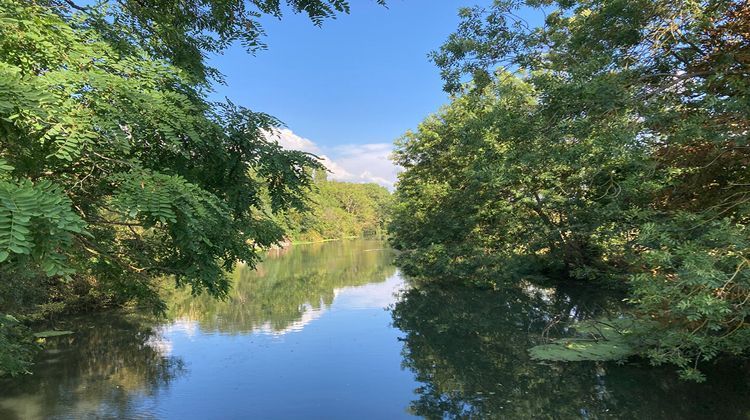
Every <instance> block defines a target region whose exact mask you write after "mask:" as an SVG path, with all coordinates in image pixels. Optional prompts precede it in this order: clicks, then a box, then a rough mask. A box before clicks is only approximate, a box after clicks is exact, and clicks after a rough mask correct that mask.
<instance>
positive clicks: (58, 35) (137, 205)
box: [0, 2, 320, 302]
mask: <svg viewBox="0 0 750 420" xmlns="http://www.w3.org/2000/svg"><path fill="white" fill-rule="evenodd" d="M0 15H1V16H2V18H3V19H2V21H0V34H2V36H1V37H0V38H1V40H0V72H2V77H0V80H1V81H0V97H1V98H2V100H1V101H0V103H1V104H2V105H0V116H2V120H0V132H2V133H3V134H2V137H0V145H1V146H2V147H1V148H0V163H1V164H0V261H1V262H2V265H1V266H0V276H2V277H3V278H4V279H12V278H14V277H15V276H17V275H18V274H19V273H28V272H38V273H40V274H45V275H46V276H55V277H59V276H63V277H70V276H71V275H73V274H74V273H77V274H78V275H79V276H92V277H94V278H96V279H97V280H96V281H97V282H99V283H100V284H104V285H107V287H105V288H110V289H113V290H114V289H116V290H117V291H118V292H120V293H122V295H124V296H126V297H134V296H135V297H140V298H142V299H143V300H151V301H152V302H158V299H156V296H155V294H154V293H153V290H152V286H151V283H150V279H152V278H153V277H154V276H160V275H171V276H174V278H175V279H176V283H177V285H189V286H190V287H191V288H192V289H193V291H194V292H195V293H198V292H201V291H208V292H209V293H210V294H212V295H215V296H222V295H224V294H225V293H226V291H227V288H228V281H227V279H226V276H225V275H224V271H225V270H228V269H231V267H232V266H233V265H234V263H235V262H237V261H246V262H248V263H250V264H253V263H254V262H255V261H257V259H258V250H259V249H261V248H263V247H267V246H269V245H271V244H272V243H274V242H275V241H277V240H279V239H280V238H281V236H282V232H281V230H280V228H279V227H278V226H277V225H276V224H275V223H273V221H272V220H271V218H270V217H269V216H267V215H265V214H263V213H262V212H260V211H259V209H260V208H261V203H260V193H261V191H267V192H268V195H269V197H270V202H271V205H272V209H273V211H280V210H284V209H289V208H293V207H295V208H301V207H303V203H302V197H303V194H304V193H305V191H306V190H307V189H308V188H309V187H310V185H311V178H310V176H309V175H308V174H309V170H310V169H311V168H313V169H314V168H319V167H320V164H319V163H318V161H317V160H316V159H315V158H314V157H313V156H311V155H308V154H305V153H301V152H296V151H286V150H282V149H281V148H280V147H279V146H278V145H277V144H275V143H270V142H268V141H266V140H265V139H264V137H263V136H262V130H264V129H267V128H269V127H272V126H278V125H279V124H280V123H279V122H278V121H277V120H275V119H274V118H272V117H269V116H267V115H265V114H260V113H255V112H252V111H249V110H247V109H244V108H242V107H238V106H235V105H234V104H231V103H226V104H218V105H217V104H210V103H208V102H207V101H206V100H205V98H204V96H203V94H202V93H201V91H200V89H199V88H197V87H196V86H195V85H194V84H192V83H191V82H190V79H189V78H188V77H187V76H186V75H185V73H184V72H183V71H182V70H180V69H179V68H177V67H174V66H172V65H170V64H168V63H167V62H165V61H163V60H160V59H158V58H155V57H153V56H151V55H149V53H147V52H146V51H144V50H142V49H140V48H138V47H136V46H134V45H133V46H131V47H132V48H131V53H130V54H123V52H122V51H116V50H115V49H113V48H112V47H111V45H110V44H109V43H108V42H107V41H106V40H105V39H104V38H103V37H102V36H100V34H99V32H98V31H97V30H96V29H93V28H88V27H86V25H83V24H81V23H80V21H79V20H76V19H72V20H71V21H67V20H65V19H63V18H61V17H60V16H58V15H56V14H54V13H52V12H51V11H50V10H49V9H47V8H44V7H42V6H38V5H33V4H28V3H16V2H3V3H1V4H0Z"/></svg>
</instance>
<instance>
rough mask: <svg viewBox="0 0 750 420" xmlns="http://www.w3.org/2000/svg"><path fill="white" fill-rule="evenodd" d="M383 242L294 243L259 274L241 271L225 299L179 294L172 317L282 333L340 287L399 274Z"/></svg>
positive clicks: (225, 328)
mask: <svg viewBox="0 0 750 420" xmlns="http://www.w3.org/2000/svg"><path fill="white" fill-rule="evenodd" d="M383 247H384V244H383V243H382V242H380V241H361V240H358V241H341V242H330V243H324V244H311V245H296V246H292V247H290V248H288V249H285V250H283V251H275V252H271V253H269V255H268V257H267V258H266V260H265V261H264V262H263V263H262V264H260V265H259V266H258V268H257V270H252V269H250V268H248V267H240V268H238V269H237V270H236V271H235V273H234V274H233V280H234V281H233V284H232V290H231V291H230V293H229V297H228V298H227V299H226V300H225V301H216V300H213V299H211V298H208V297H199V298H194V297H191V296H190V295H189V294H187V293H175V294H173V295H172V296H170V297H169V298H168V304H169V307H170V311H171V316H172V317H174V318H180V317H186V318H188V319H192V320H197V321H198V322H199V323H200V326H201V328H202V329H203V330H206V331H210V330H218V331H222V332H229V333H247V332H251V331H254V330H257V329H261V328H269V329H271V330H273V331H283V330H285V329H287V328H290V327H292V326H293V325H294V324H295V323H298V322H300V320H303V318H304V316H305V314H306V313H307V314H308V315H309V314H310V312H311V311H315V310H319V309H323V308H325V307H327V306H329V305H330V304H331V303H332V302H333V299H334V297H335V291H336V290H337V289H340V288H343V287H348V286H360V285H364V284H368V283H375V282H383V281H385V280H386V279H387V278H388V277H390V276H392V275H393V274H394V273H395V268H394V266H393V265H392V255H391V253H390V252H389V251H387V250H384V249H382V248H383Z"/></svg>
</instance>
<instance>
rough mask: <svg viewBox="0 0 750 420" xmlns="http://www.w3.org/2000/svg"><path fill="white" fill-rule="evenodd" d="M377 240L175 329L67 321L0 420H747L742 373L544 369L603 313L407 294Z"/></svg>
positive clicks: (7, 385) (272, 272)
mask: <svg viewBox="0 0 750 420" xmlns="http://www.w3.org/2000/svg"><path fill="white" fill-rule="evenodd" d="M383 248H384V244H382V243H381V242H376V241H348V242H334V243H327V244H315V245H305V246H295V247H292V248H290V249H287V250H283V251H279V252H276V253H272V254H271V255H269V257H268V258H267V260H266V261H265V262H264V263H263V264H262V265H260V266H259V267H258V270H257V271H252V270H249V269H247V268H239V269H238V270H237V271H236V272H235V273H234V289H233V291H232V292H231V295H230V297H229V299H228V300H226V301H224V302H216V301H214V300H211V299H209V298H191V297H190V296H189V295H187V294H184V293H173V294H171V295H169V296H167V299H168V301H169V304H170V308H171V309H170V314H169V320H168V321H164V320H163V321H159V322H155V321H152V320H148V319H145V318H138V317H136V316H132V315H130V316H125V315H118V314H114V313H112V314H105V315H97V316H94V317H88V319H78V320H77V319H68V320H62V321H60V322H59V323H58V325H56V326H57V327H58V328H61V329H62V328H68V329H73V330H75V331H76V333H75V334H74V335H72V336H68V337H60V338H55V339H49V341H48V343H47V345H46V350H45V351H44V352H43V353H42V354H41V355H40V357H39V360H38V362H37V365H36V366H35V368H34V375H32V376H27V377H24V378H20V379H14V380H6V381H4V382H0V418H2V419H6V418H7V419H15V418H19V419H27V418H28V419H34V418H179V419H183V418H353V417H358V418H386V419H391V418H401V417H411V416H423V417H429V418H443V417H462V418H560V419H565V418H584V419H586V418H592V419H593V418H644V419H650V418H655V419H657V418H750V401H748V400H749V399H748V398H747V397H748V396H749V395H750V393H749V391H750V387H749V386H748V383H747V381H746V378H747V377H748V371H747V369H746V368H743V369H744V370H738V369H737V368H736V366H735V368H734V369H727V368H723V367H716V368H715V369H712V374H711V375H709V376H710V377H709V382H708V384H703V385H696V384H686V383H683V382H680V381H678V380H677V379H676V376H675V375H674V373H673V372H672V371H670V370H668V369H663V370H662V369H653V368H648V367H645V366H639V365H638V364H629V365H627V366H618V365H615V364H602V363H598V364H597V363H576V364H563V363H559V364H539V363H535V362H533V361H530V360H529V358H528V355H527V353H526V350H527V349H528V347H530V346H532V345H534V344H536V343H538V342H540V341H541V334H542V333H543V331H544V329H545V327H546V326H547V325H548V323H549V321H550V320H551V319H553V318H554V317H581V316H585V315H586V312H589V311H593V310H592V309H591V308H602V307H606V304H602V303H601V302H597V301H596V299H593V300H592V299H591V298H590V297H576V296H571V295H570V294H566V293H563V292H561V291H555V290H551V289H538V288H534V287H532V286H530V285H529V286H527V287H525V288H521V289H515V288H513V289H508V290H501V291H476V290H464V289H456V290H445V289H438V288H412V289H411V290H406V291H403V292H401V293H399V294H396V292H398V291H401V290H404V283H403V280H402V279H401V277H400V276H399V274H398V273H397V271H396V269H395V268H394V267H393V265H392V257H393V255H392V253H391V252H390V251H388V250H386V249H383Z"/></svg>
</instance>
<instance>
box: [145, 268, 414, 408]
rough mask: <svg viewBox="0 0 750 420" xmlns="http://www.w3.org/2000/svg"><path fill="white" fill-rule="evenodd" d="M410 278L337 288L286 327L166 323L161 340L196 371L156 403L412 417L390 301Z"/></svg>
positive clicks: (410, 387)
mask: <svg viewBox="0 0 750 420" xmlns="http://www.w3.org/2000/svg"><path fill="white" fill-rule="evenodd" d="M402 284H403V282H402V280H401V278H400V276H398V275H397V274H396V275H393V276H391V277H389V278H388V279H387V280H386V281H384V282H380V283H375V284H368V285H364V286H355V287H343V288H340V289H337V290H336V293H335V298H334V300H333V302H332V303H331V304H330V305H324V306H322V307H321V308H320V309H312V308H307V309H306V310H305V312H303V315H302V317H301V318H300V319H299V320H298V321H296V322H294V323H292V324H291V325H290V326H289V327H288V328H286V329H284V330H274V329H273V328H270V327H268V328H266V327H258V328H255V329H254V330H253V331H252V332H250V333H240V334H224V333H217V332H216V331H213V330H211V329H209V330H208V331H203V330H201V328H200V324H199V323H198V322H197V321H190V320H187V319H184V318H183V319H178V320H176V321H174V322H171V323H169V324H166V325H164V326H163V327H161V334H160V336H161V339H162V340H164V342H163V343H160V344H159V345H158V347H160V348H164V349H170V355H171V356H172V357H177V358H180V359H182V360H184V362H185V364H186V367H187V373H186V374H185V375H184V376H183V377H180V378H177V379H176V380H174V381H173V383H172V384H171V386H170V388H169V392H168V393H167V394H165V395H161V397H160V399H159V401H158V402H156V403H157V406H155V407H152V410H156V412H158V413H161V414H163V415H165V416H166V417H169V418H218V417H221V418H237V417H247V416H252V417H253V418H351V417H357V416H363V415H364V416H365V417H367V418H400V417H409V415H408V413H407V412H406V408H407V407H408V405H409V401H410V400H411V395H412V391H413V389H414V388H415V387H416V384H415V383H414V381H413V378H412V375H411V374H410V373H409V372H407V371H404V370H402V369H401V368H400V364H401V354H400V352H401V344H400V342H399V341H398V337H399V333H398V331H397V330H395V329H393V328H392V327H390V323H391V319H390V314H389V313H388V312H387V311H386V310H384V309H385V307H387V306H388V305H390V304H392V303H393V302H394V300H395V294H396V292H397V291H398V290H399V289H400V288H401V286H402ZM194 401H203V402H205V403H204V404H195V403H188V402H194ZM142 404H151V405H153V404H154V401H150V400H149V399H148V398H145V399H143V400H142ZM216 407H221V410H220V411H215V410H216Z"/></svg>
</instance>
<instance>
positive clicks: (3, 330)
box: [0, 314, 35, 376]
mask: <svg viewBox="0 0 750 420" xmlns="http://www.w3.org/2000/svg"><path fill="white" fill-rule="evenodd" d="M34 350H35V346H34V344H33V342H32V341H31V339H30V338H29V335H28V331H27V329H26V328H25V327H24V326H23V325H21V323H20V322H19V321H18V320H17V319H16V318H14V317H13V316H11V315H7V314H0V375H6V374H7V375H11V376H15V375H19V374H22V373H26V372H27V371H28V370H27V369H28V367H29V366H30V365H31V360H32V358H33V356H34Z"/></svg>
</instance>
